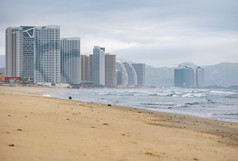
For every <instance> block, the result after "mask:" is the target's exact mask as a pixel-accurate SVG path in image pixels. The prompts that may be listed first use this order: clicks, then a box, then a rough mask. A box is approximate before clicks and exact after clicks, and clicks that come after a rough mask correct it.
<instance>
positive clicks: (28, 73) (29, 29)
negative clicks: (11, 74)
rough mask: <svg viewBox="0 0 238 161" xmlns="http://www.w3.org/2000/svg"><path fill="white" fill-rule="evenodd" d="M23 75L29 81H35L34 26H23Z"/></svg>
mask: <svg viewBox="0 0 238 161" xmlns="http://www.w3.org/2000/svg"><path fill="white" fill-rule="evenodd" d="M21 32H22V34H21V35H22V38H21V40H22V74H21V77H24V78H25V79H27V80H31V81H33V79H34V40H35V39H34V26H21Z"/></svg>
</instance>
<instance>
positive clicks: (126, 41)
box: [0, 0, 238, 67]
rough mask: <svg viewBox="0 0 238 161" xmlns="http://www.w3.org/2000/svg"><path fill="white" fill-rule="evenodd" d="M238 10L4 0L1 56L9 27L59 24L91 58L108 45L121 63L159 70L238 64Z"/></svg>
mask: <svg viewBox="0 0 238 161" xmlns="http://www.w3.org/2000/svg"><path fill="white" fill-rule="evenodd" d="M122 2H123V3H122ZM16 4H17V5H16ZM76 6H77V7H76ZM237 6H238V2H237V1H235V0H229V1H226V0H221V1H219V3H217V1H215V0H207V1H187V0H182V1H180V2H174V1H173V3H171V1H153V0H148V1H141V0H139V1H135V0H129V1H125V0H122V1H120V2H118V1H113V2H112V1H107V0H103V1H100V2H99V1H95V0H89V1H75V0H73V1H71V3H68V2H66V1H65V2H64V1H55V0H53V1H51V2H50V3H49V2H48V1H45V0H43V1H41V2H38V1H30V2H28V1H27V0H23V1H21V4H19V3H17V1H15V0H8V1H7V0H2V1H1V10H0V13H1V14H0V20H1V23H0V54H2V55H3V54H5V45H4V42H5V40H4V30H5V29H6V28H7V27H8V26H18V25H19V24H26V25H29V26H32V25H34V26H40V25H42V24H43V25H48V24H58V25H60V26H61V29H62V33H61V35H62V37H75V36H77V35H78V36H80V37H81V39H82V40H83V41H82V49H81V52H82V53H84V54H86V55H89V54H92V53H91V52H92V50H91V48H92V47H93V46H94V45H95V44H96V45H98V46H107V52H109V53H114V54H116V55H117V58H119V59H127V60H135V61H136V62H142V63H145V64H149V65H151V66H154V67H164V66H167V67H175V66H178V65H179V64H180V63H181V62H194V63H195V64H199V65H200V66H206V65H213V64H217V63H220V62H238V56H237V55H238V54H237V51H238V47H237V40H238V34H237V28H238V27H237V21H236V16H235V15H237V12H238V11H237ZM8 8H11V10H9V9H8ZM29 8H31V10H28V9H29ZM13 10H14V12H12V11H13ZM32 10H34V12H31V11H32ZM42 10H43V12H42ZM52 11H53V12H52ZM102 19H103V20H104V21H101V20H102ZM65 20H67V21H65ZM95 24H97V25H95ZM198 55H199V56H198Z"/></svg>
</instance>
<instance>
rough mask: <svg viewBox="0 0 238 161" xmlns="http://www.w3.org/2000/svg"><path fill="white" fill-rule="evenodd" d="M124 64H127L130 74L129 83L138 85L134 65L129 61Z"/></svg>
mask: <svg viewBox="0 0 238 161" xmlns="http://www.w3.org/2000/svg"><path fill="white" fill-rule="evenodd" d="M123 65H124V66H125V68H126V71H127V74H128V85H133V86H136V85H137V74H136V71H135V69H134V67H133V66H132V65H131V64H129V63H127V62H123Z"/></svg>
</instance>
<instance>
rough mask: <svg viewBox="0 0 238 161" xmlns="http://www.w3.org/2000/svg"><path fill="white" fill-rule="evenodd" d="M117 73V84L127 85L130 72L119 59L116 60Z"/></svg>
mask: <svg viewBox="0 0 238 161" xmlns="http://www.w3.org/2000/svg"><path fill="white" fill-rule="evenodd" d="M116 73H117V86H127V85H128V74H127V71H126V68H125V66H124V65H123V63H122V62H120V61H119V60H117V62H116Z"/></svg>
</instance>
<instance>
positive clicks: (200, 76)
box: [196, 67, 204, 87]
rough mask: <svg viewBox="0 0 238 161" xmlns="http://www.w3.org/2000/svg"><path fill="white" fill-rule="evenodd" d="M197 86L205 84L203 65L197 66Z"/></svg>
mask: <svg viewBox="0 0 238 161" xmlns="http://www.w3.org/2000/svg"><path fill="white" fill-rule="evenodd" d="M196 86H197V87H203V86H204V69H203V68H201V67H197V69H196Z"/></svg>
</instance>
